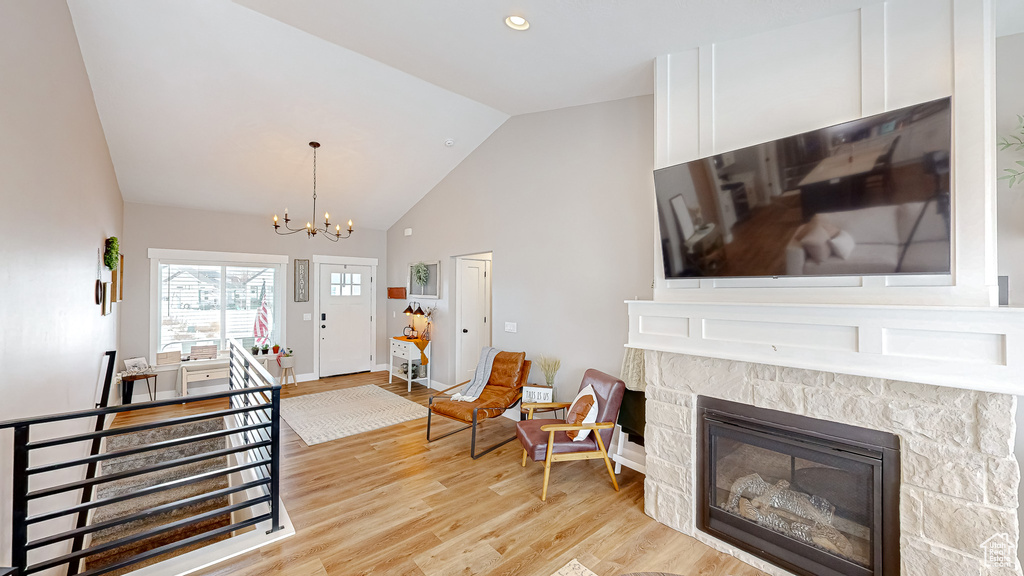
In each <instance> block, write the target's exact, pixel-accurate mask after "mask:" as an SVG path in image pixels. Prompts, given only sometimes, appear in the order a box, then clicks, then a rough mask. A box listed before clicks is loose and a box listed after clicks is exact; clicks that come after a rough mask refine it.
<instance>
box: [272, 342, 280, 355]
mask: <svg viewBox="0 0 1024 576" xmlns="http://www.w3.org/2000/svg"><path fill="white" fill-rule="evenodd" d="M280 349H281V345H280V344H274V347H273V348H272V349H271V350H273V352H274V354H277V352H278V350H280Z"/></svg>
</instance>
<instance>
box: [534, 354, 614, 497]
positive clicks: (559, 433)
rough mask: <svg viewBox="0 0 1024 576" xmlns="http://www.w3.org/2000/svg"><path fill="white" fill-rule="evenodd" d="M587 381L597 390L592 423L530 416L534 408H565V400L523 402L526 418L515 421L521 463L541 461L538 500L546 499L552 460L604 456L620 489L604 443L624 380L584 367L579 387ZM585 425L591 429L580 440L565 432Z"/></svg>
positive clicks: (605, 462) (566, 404) (610, 432)
mask: <svg viewBox="0 0 1024 576" xmlns="http://www.w3.org/2000/svg"><path fill="white" fill-rule="evenodd" d="M588 384H589V385H591V386H593V387H594V392H595V393H596V394H597V421H596V422H595V423H593V424H579V425H572V424H566V423H565V422H561V421H558V420H550V419H545V420H534V419H533V411H534V410H535V409H537V408H568V407H569V403H568V402H542V403H525V404H523V408H526V409H528V410H529V416H528V417H527V418H528V419H527V420H524V421H522V422H519V423H517V424H516V437H517V438H519V443H520V444H522V445H523V466H526V457H527V456H529V457H530V458H532V459H533V461H534V462H537V461H539V460H543V461H544V488H543V489H542V490H541V493H540V499H541V500H546V499H547V496H548V477H549V476H550V475H551V463H552V462H562V461H565V460H590V459H596V458H602V459H604V464H605V467H606V468H607V469H608V475H609V476H610V477H611V479H612V486H614V487H615V491H616V492H618V491H619V483H618V482H616V481H615V472H614V471H613V470H612V462H611V460H609V459H608V450H607V449H606V448H605V447H606V446H608V444H609V443H611V440H612V429H613V428H614V427H615V420H616V418H618V416H619V406H621V405H622V395H623V393H624V392H625V391H626V384H625V383H624V382H623V381H622V380H619V379H618V378H615V377H614V376H609V375H608V374H605V373H604V372H601V371H599V370H593V369H591V370H587V372H586V373H585V374H584V375H583V382H581V383H580V388H579V389H580V390H582V389H583V388H585V387H586V386H587V385H588ZM585 429H590V430H591V433H590V434H589V435H587V438H586V439H585V440H582V441H580V442H575V441H573V440H572V439H571V438H569V436H568V435H567V434H566V432H567V431H569V430H585Z"/></svg>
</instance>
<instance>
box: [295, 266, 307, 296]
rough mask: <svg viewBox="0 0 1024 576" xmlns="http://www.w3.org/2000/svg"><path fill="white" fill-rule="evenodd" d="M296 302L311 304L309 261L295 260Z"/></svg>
mask: <svg viewBox="0 0 1024 576" xmlns="http://www.w3.org/2000/svg"><path fill="white" fill-rule="evenodd" d="M295 301H296V302H309V260H298V259H296V260H295Z"/></svg>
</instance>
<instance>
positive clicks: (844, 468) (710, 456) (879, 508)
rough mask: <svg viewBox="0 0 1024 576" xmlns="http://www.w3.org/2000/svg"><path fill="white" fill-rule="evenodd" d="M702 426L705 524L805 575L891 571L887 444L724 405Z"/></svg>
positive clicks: (863, 574)
mask: <svg viewBox="0 0 1024 576" xmlns="http://www.w3.org/2000/svg"><path fill="white" fill-rule="evenodd" d="M786 416H788V415H786ZM703 429H704V437H705V444H704V446H703V450H702V459H703V464H704V466H705V469H704V488H705V489H704V494H703V495H702V498H703V506H702V510H701V512H702V514H701V516H703V519H704V520H705V521H706V523H707V528H708V530H706V531H709V532H712V533H714V532H718V533H719V534H715V535H716V536H719V537H723V536H724V538H723V539H726V540H729V541H732V542H733V543H737V542H735V540H739V541H740V542H742V543H745V544H747V545H748V546H750V547H752V548H756V549H758V550H759V551H762V552H767V554H768V555H769V556H770V557H769V558H767V559H768V560H770V561H773V562H775V563H776V564H779V565H781V566H782V567H784V568H787V569H789V570H791V571H794V572H796V573H798V574H813V575H815V576H824V575H829V576H840V575H842V576H877V575H880V574H883V570H882V562H881V559H882V558H883V555H882V545H883V534H882V524H883V522H882V519H883V516H884V514H883V504H884V502H883V498H882V496H883V488H884V483H885V478H883V473H882V472H883V467H882V463H883V456H884V454H883V452H882V451H881V450H878V449H874V448H872V447H865V446H862V445H857V444H845V443H843V442H841V441H838V440H837V439H836V438H834V437H821V436H815V435H811V434H807V433H804V431H803V430H794V428H793V427H792V426H783V427H772V426H771V425H769V424H767V423H765V422H763V421H760V420H758V421H753V420H748V419H743V418H730V417H728V416H725V415H722V414H717V413H710V414H708V413H707V412H705V414H704V420H703ZM741 547H743V546H741Z"/></svg>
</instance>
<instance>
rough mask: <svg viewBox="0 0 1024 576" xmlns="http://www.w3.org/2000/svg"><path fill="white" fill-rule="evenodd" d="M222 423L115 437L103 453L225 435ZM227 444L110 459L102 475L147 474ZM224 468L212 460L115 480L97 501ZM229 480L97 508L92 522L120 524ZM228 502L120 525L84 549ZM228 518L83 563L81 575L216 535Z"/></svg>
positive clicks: (99, 491)
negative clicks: (150, 469) (153, 468)
mask: <svg viewBox="0 0 1024 576" xmlns="http://www.w3.org/2000/svg"><path fill="white" fill-rule="evenodd" d="M223 429H224V422H223V420H222V419H211V420H203V421H199V422H192V423H187V424H182V425H179V426H171V427H167V428H158V429H154V430H144V431H141V432H135V433H130V434H122V435H117V436H111V437H109V438H108V439H107V443H106V450H107V451H108V452H113V451H117V450H124V449H126V448H134V447H137V446H143V445H147V444H151V443H154V442H162V441H165V440H172V439H177V438H183V437H187V436H192V435H196V434H202V433H205V432H213V431H216V430H223ZM226 442H227V441H226V438H223V437H220V438H212V439H209V440H203V441H200V442H190V443H188V444H183V445H180V446H172V447H170V448H166V449H162V450H154V451H152V452H144V453H140V454H132V455H128V456H124V457H120V458H112V459H110V460H107V461H104V462H103V463H102V465H101V470H102V472H101V475H102V474H114V473H119V472H124V471H128V470H137V469H141V468H146V467H148V466H152V465H155V464H159V463H162V462H167V461H169V460H175V459H178V458H183V457H187V456H193V455H197V454H204V453H207V452H213V451H216V450H223V449H224V448H225V447H226ZM227 466H228V459H227V458H226V457H225V458H216V459H211V460H204V461H200V462H193V463H191V464H186V465H184V466H177V467H175V468H171V469H168V470H160V471H156V472H150V473H148V474H142V475H139V476H135V477H131V478H124V479H121V480H115V481H113V482H108V483H105V484H100V485H99V486H98V487H97V489H96V495H95V496H96V498H97V499H99V498H109V497H112V496H118V495H121V494H126V493H130V492H134V491H137V490H140V489H142V488H147V487H149V486H153V485H156V484H161V483H164V482H168V481H171V480H176V479H180V478H187V477H190V476H194V475H196V474H201V473H203V472H207V471H210V470H217V469H223V468H226V467H227ZM228 485H229V480H228V478H227V477H226V476H220V477H216V478H208V479H206V480H202V481H200V482H196V483H195V484H190V485H187V486H181V487H178V488H174V489H171V490H165V491H162V492H158V493H156V494H150V495H148V496H142V497H139V498H132V499H130V500H125V501H123V502H115V503H113V504H110V505H107V506H102V507H99V508H97V509H96V510H95V511H94V512H93V514H92V518H91V519H90V521H91V522H92V523H94V524H96V523H100V522H105V521H108V520H112V519H116V518H121V517H124V516H128V515H131V514H135V513H137V512H140V511H142V510H145V509H148V508H152V507H155V506H160V505H162V504H168V503H172V502H176V501H179V500H183V499H186V498H190V497H193V496H198V495H201V494H206V493H209V492H213V491H215V490H220V489H223V488H227V487H228ZM230 500H231V499H230V497H228V496H224V497H221V498H215V499H211V500H207V501H204V502H198V503H195V504H192V505H189V506H183V507H177V508H174V509H173V510H169V511H167V512H163V513H160V514H154V515H153V516H149V517H146V518H142V519H139V520H135V521H133V522H130V523H127V524H123V525H120V526H113V527H110V528H106V529H104V530H99V531H97V532H94V533H92V534H91V537H90V538H89V541H88V543H87V546H88V547H92V546H97V545H100V544H104V543H107V542H111V541H113V540H117V539H120V538H125V537H129V536H132V535H134V534H140V533H142V532H146V531H148V530H152V529H154V528H157V527H159V526H163V525H166V524H169V523H171V522H176V521H179V520H182V519H184V518H188V517H192V516H195V515H198V514H202V513H204V512H209V511H211V510H216V509H218V508H223V507H225V506H228V505H229V504H230ZM231 523H232V522H231V515H230V514H223V515H220V516H217V517H214V518H209V519H206V520H204V521H202V522H199V523H196V524H193V525H190V526H184V527H181V528H178V529H176V530H172V531H170V532H166V533H163V534H158V535H155V536H153V537H150V538H147V539H145V540H141V541H139V542H135V543H132V544H127V545H125V546H121V547H118V548H114V549H112V550H107V551H105V552H101V553H99V554H94V555H92V556H89V557H87V558H85V561H84V569H85V570H92V569H96V568H102V567H104V566H108V565H110V564H112V563H115V562H117V561H120V560H122V559H125V558H129V557H131V556H134V555H136V554H141V553H143V552H146V551H148V550H152V549H154V548H157V547H160V546H164V545H167V544H171V543H174V542H177V541H180V540H183V539H185V538H188V537H190V536H194V535H196V534H200V533H203V532H208V531H210V530H215V529H217V528H221V527H224V526H228V525H230V524H231ZM226 538H228V536H227V535H225V536H222V537H218V538H214V539H210V540H207V541H205V542H201V543H198V544H196V545H194V546H189V547H185V548H181V549H179V550H176V551H174V552H169V553H167V554H163V555H160V556H157V557H154V558H150V559H148V560H146V561H144V562H140V563H137V564H133V565H131V566H128V567H125V568H123V569H119V570H115V571H113V572H110V574H114V575H117V574H127V573H128V572H131V571H134V570H137V569H139V568H141V567H142V566H148V565H150V564H155V563H157V562H161V561H164V560H167V559H170V558H172V557H174V556H179V555H181V554H184V553H186V552H189V551H191V550H195V549H198V548H201V547H203V546H207V545H209V544H212V543H214V542H219V541H221V540H224V539H226Z"/></svg>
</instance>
